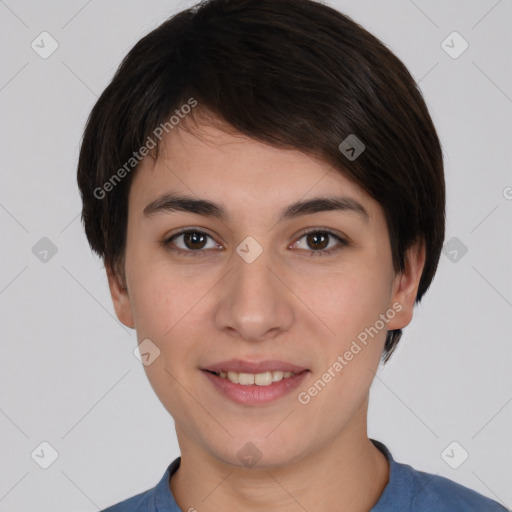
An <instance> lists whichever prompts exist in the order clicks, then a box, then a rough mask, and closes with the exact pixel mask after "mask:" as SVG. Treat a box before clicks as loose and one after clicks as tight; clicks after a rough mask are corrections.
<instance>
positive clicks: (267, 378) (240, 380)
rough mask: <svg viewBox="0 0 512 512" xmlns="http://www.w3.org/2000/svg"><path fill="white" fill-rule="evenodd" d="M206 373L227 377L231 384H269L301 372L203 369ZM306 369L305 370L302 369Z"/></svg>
mask: <svg viewBox="0 0 512 512" xmlns="http://www.w3.org/2000/svg"><path fill="white" fill-rule="evenodd" d="M204 371H206V372H208V373H211V374H213V375H216V376H217V377H221V378H223V379H227V380H229V381H231V382H233V384H240V385H242V386H252V385H254V384H255V385H256V386H270V385H271V384H273V383H274V382H279V381H281V380H284V379H289V378H290V377H292V376H293V375H298V374H299V373H302V372H297V373H295V372H284V371H272V372H270V371H269V372H262V373H241V372H223V371H219V372H214V371H212V370H204ZM304 371H307V370H304Z"/></svg>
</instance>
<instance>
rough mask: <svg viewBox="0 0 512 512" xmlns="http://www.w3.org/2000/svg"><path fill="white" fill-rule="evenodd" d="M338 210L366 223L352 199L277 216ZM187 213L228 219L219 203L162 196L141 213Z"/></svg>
mask: <svg viewBox="0 0 512 512" xmlns="http://www.w3.org/2000/svg"><path fill="white" fill-rule="evenodd" d="M327 211H341V212H349V213H355V214H357V215H358V216H360V217H361V218H362V220H364V221H365V222H368V221H369V218H370V215H369V214H368V212H367V210H366V209H365V208H364V206H363V205H362V204H361V203H359V202H358V201H356V200H355V199H353V198H351V197H345V196H342V197H314V198H312V199H307V200H303V201H297V202H295V203H292V204H290V205H289V206H287V207H286V208H284V209H283V210H282V211H281V212H280V214H279V217H278V222H281V221H283V220H287V219H292V218H296V217H299V216H301V215H309V214H313V213H319V212H327ZM169 212H187V213H196V214H198V215H204V216H206V217H214V218H218V219H221V220H222V219H228V218H229V215H228V214H227V211H226V209H225V207H224V206H223V205H222V204H220V203H214V202H212V201H209V200H207V199H196V198H195V197H191V196H184V195H176V194H172V193H168V194H164V195H162V196H160V197H159V198H157V199H155V200H154V201H152V202H151V203H149V204H148V205H147V206H146V207H145V208H144V211H143V214H144V216H145V217H151V216H153V215H156V214H159V213H169Z"/></svg>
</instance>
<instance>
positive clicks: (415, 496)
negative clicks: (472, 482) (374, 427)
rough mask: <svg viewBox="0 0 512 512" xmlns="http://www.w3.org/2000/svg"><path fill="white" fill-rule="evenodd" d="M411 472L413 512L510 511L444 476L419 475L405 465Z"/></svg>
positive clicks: (420, 472) (419, 473) (406, 469)
mask: <svg viewBox="0 0 512 512" xmlns="http://www.w3.org/2000/svg"><path fill="white" fill-rule="evenodd" d="M401 466H404V467H405V469H404V470H405V471H409V473H410V475H411V482H412V500H411V510H436V512H459V511H460V512H507V509H506V508H505V507H503V506H502V505H500V504H499V503H498V502H497V501H494V500H492V499H490V498H487V497H486V496H484V495H482V494H480V493H478V492H476V491H474V490H473V489H470V488H469V487H465V486H463V485H461V484H458V483H456V482H454V481H453V480H450V479H448V478H445V477H443V476H440V475H434V474H431V473H426V472H424V471H417V470H415V469H414V468H412V467H411V466H409V465H406V464H401Z"/></svg>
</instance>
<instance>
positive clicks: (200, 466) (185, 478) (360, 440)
mask: <svg viewBox="0 0 512 512" xmlns="http://www.w3.org/2000/svg"><path fill="white" fill-rule="evenodd" d="M366 407H367V404H366ZM364 412H365V414H364V415H363V416H361V417H360V418H359V421H356V422H355V424H353V425H351V427H350V428H349V429H348V430H347V431H344V432H343V433H341V434H340V435H338V436H337V437H336V438H335V439H333V440H332V442H330V443H329V444H328V445H324V446H323V447H322V448H321V449H315V450H312V451H311V453H308V454H306V455H304V456H302V457H301V458H300V459H296V461H295V462H293V463H290V464H286V465H283V466H281V467H277V468H259V469H256V468H251V469H249V468H240V467H239V466H233V465H231V464H227V463H225V462H223V461H222V460H219V459H218V458H217V457H215V456H214V455H212V453H211V452H206V451H204V450H203V449H201V448H199V447H198V446H197V444H196V443H194V442H192V441H191V440H190V439H189V438H187V436H186V434H185V432H184V431H183V429H181V428H180V427H179V426H178V424H176V432H177V434H178V440H179V441H180V447H181V453H182V455H181V464H180V467H179V469H178V470H177V471H176V473H175V474H174V475H173V476H172V478H171V482H170V487H171V491H172V493H173V495H174V497H175V499H176V502H177V503H178V505H179V506H180V508H181V509H182V510H187V511H189V510H191V511H194V510H195V509H197V510H200V511H201V512H214V511H219V510H223V511H225V512H231V511H237V512H238V511H240V510H244V511H249V512H252V511H254V512H256V511H263V510H269V509H274V510H279V511H283V512H292V511H294V512H296V511H297V510H301V509H302V510H307V511H308V512H315V511H319V512H320V511H324V510H340V503H343V511H344V512H361V511H362V510H370V509H371V508H372V507H373V506H374V505H375V503H376V502H377V501H378V499H379V497H380V496H381V494H382V492H383V491H384V488H385V487H386V484H387V482H388V479H389V464H388V461H387V459H386V457H385V455H384V454H383V453H382V452H380V450H379V449H378V448H376V447H375V446H374V445H373V443H372V442H371V441H370V440H369V439H368V436H367V434H366V408H365V411H364Z"/></svg>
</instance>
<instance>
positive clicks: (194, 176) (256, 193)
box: [130, 123, 378, 216]
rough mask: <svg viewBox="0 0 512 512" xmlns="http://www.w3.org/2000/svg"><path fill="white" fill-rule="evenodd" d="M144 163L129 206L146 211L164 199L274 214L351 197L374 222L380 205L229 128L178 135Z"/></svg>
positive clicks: (335, 174) (307, 160) (328, 169)
mask: <svg viewBox="0 0 512 512" xmlns="http://www.w3.org/2000/svg"><path fill="white" fill-rule="evenodd" d="M159 150H160V151H159V156H158V158H157V159H156V160H155V159H153V158H151V157H145V158H144V160H143V161H142V162H141V164H140V165H139V168H138V169H137V171H136V173H135V176H134V179H133V182H132V185H131V188H130V206H131V209H132V208H133V207H135V209H137V210H139V211H140V210H141V209H144V208H145V207H146V206H147V205H148V204H149V203H150V202H151V201H154V200H155V199H157V198H158V197H159V196H161V195H162V194H163V193H166V192H173V193H180V194H183V195H187V196H197V197H201V198H211V199H213V200H216V201H217V200H219V199H222V201H223V202H224V203H229V204H230V205H231V206H232V208H233V210H235V211H240V212H241V211H244V209H247V208H249V207H250V208H251V209H252V211H255V210H256V209H258V208H259V209H260V210H262V209H268V208H273V207H274V205H275V206H276V208H277V207H279V209H280V210H281V209H282V206H283V205H286V204H288V203H292V202H296V201H297V200H298V199H300V198H308V197H313V196H314V197H317V196H327V195H328V196H331V197H332V196H333V195H336V196H343V197H350V198H352V199H354V200H356V201H358V202H360V203H364V204H365V209H366V210H367V211H368V213H369V214H370V216H372V210H374V209H375V208H376V207H378V205H377V203H375V201H374V200H373V199H372V198H370V196H369V195H368V194H367V193H366V192H365V191H364V190H363V189H362V188H361V187H360V186H359V185H357V184H355V183H354V182H352V181H351V180H349V179H348V178H347V177H346V176H344V175H343V174H342V173H341V172H340V171H339V170H338V169H335V168H334V167H333V166H332V165H330V164H329V163H327V162H326V161H324V160H322V159H321V158H318V157H314V156H312V155H309V154H305V153H303V152H301V151H299V150H297V149H283V148H277V147H273V146H270V145H268V144H264V143H262V142H259V141H257V140H254V139H252V138H249V137H247V136H245V135H243V134H240V133H239V132H236V131H234V130H233V129H231V128H230V127H226V126H225V125H224V126H220V127H218V126H213V125H212V124H210V123H198V124H197V125H193V126H190V125H188V126H187V129H186V130H181V129H175V130H173V131H171V132H170V133H169V134H167V135H166V137H164V138H163V139H162V141H161V143H160V148H159Z"/></svg>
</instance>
